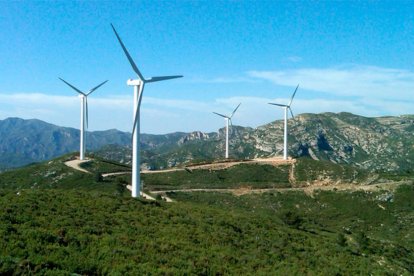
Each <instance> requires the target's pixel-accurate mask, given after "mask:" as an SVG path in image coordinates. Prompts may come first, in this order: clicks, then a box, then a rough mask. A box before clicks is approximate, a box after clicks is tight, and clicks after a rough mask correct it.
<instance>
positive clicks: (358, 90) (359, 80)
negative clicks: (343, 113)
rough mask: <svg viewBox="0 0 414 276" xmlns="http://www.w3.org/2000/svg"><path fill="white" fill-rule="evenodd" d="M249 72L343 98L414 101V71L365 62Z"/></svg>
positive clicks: (263, 77)
mask: <svg viewBox="0 0 414 276" xmlns="http://www.w3.org/2000/svg"><path fill="white" fill-rule="evenodd" d="M248 75H249V76H251V77H254V78H258V79H264V80H268V81H271V82H273V83H275V84H277V85H284V86H295V85H296V84H300V87H301V88H302V89H306V90H312V91H319V92H325V93H329V94H333V95H337V96H342V97H352V96H353V97H367V98H372V99H389V100H412V99H413V94H414V72H411V71H408V70H402V69H391V68H381V67H375V66H363V65H343V66H338V67H332V68H322V69H320V68H304V69H297V70H280V71H250V72H248Z"/></svg>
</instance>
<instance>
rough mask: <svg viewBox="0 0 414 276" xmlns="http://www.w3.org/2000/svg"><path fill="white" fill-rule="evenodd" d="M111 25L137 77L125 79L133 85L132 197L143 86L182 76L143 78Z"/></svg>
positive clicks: (136, 193)
mask: <svg viewBox="0 0 414 276" xmlns="http://www.w3.org/2000/svg"><path fill="white" fill-rule="evenodd" d="M111 27H112V29H113V31H114V33H115V35H116V38H117V39H118V41H119V44H121V47H122V50H123V51H124V53H125V55H126V57H127V59H128V61H129V63H130V64H131V67H132V70H133V71H134V72H135V73H136V74H137V76H138V79H129V80H127V85H129V86H133V87H134V116H133V117H134V124H133V127H132V197H139V196H140V188H141V187H140V186H141V180H140V144H139V142H140V107H141V100H142V94H143V92H144V86H145V84H147V83H151V82H157V81H164V80H170V79H176V78H182V77H183V76H181V75H180V76H161V77H152V78H150V79H145V78H144V76H143V75H142V74H141V72H140V71H139V69H138V67H137V66H136V64H135V62H134V61H133V59H132V58H131V55H130V54H129V52H128V50H127V49H126V48H125V45H124V43H123V42H122V40H121V38H120V37H119V35H118V33H117V32H116V30H115V27H114V25H112V24H111Z"/></svg>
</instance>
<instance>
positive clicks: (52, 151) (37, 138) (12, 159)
mask: <svg viewBox="0 0 414 276" xmlns="http://www.w3.org/2000/svg"><path fill="white" fill-rule="evenodd" d="M130 140H131V138H130V135H128V134H127V133H124V132H121V131H118V130H107V131H94V132H88V133H87V134H86V143H87V148H88V150H96V149H99V148H101V147H102V146H104V145H107V144H118V145H124V146H126V145H128V144H129V143H130ZM77 150H79V130H77V129H74V128H67V127H59V126H56V125H52V124H49V123H46V122H43V121H40V120H36V119H32V120H23V119H19V118H8V119H5V120H0V168H3V169H5V168H12V167H19V166H23V165H26V164H29V163H32V162H39V161H43V160H49V159H51V158H54V157H57V156H60V155H62V154H65V153H68V152H73V151H77Z"/></svg>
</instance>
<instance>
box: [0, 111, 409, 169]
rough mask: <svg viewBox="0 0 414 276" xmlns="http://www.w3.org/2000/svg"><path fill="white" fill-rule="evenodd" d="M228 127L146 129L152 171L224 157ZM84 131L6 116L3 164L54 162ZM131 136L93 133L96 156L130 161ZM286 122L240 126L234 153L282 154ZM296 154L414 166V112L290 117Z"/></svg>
mask: <svg viewBox="0 0 414 276" xmlns="http://www.w3.org/2000/svg"><path fill="white" fill-rule="evenodd" d="M224 138H225V133H224V128H223V129H220V130H219V132H218V133H216V132H213V133H203V132H200V131H196V132H192V133H183V132H177V133H171V134H165V135H148V134H143V135H142V139H141V144H142V149H143V153H142V163H143V164H142V165H143V167H146V168H150V169H161V168H167V167H173V166H177V165H180V164H184V163H188V162H198V161H209V160H213V159H220V158H223V156H224ZM78 143H79V131H78V130H76V129H73V128H64V127H58V126H55V125H51V124H48V123H45V122H42V121H39V120H22V119H17V118H9V119H6V120H3V121H0V168H1V167H3V168H7V167H16V166H22V165H25V164H28V163H31V162H37V161H42V160H48V159H51V158H53V157H56V156H60V155H62V154H64V153H67V152H73V151H77V150H78ZM130 143H131V137H130V134H129V133H124V132H120V131H117V130H108V131H95V132H88V134H87V148H88V150H92V151H94V152H95V154H97V155H99V156H102V157H105V158H108V159H112V160H116V161H120V162H123V163H126V164H128V163H130V159H131V148H130ZM282 151H283V121H282V120H278V121H275V122H272V123H269V124H266V125H263V126H260V127H258V128H256V129H253V128H249V127H241V126H234V127H233V129H232V130H231V133H230V156H231V157H232V158H235V159H250V158H256V157H271V156H280V155H282ZM289 155H290V156H293V157H305V156H307V157H309V158H313V159H318V160H327V161H331V162H334V163H346V164H353V165H356V166H358V167H361V168H366V169H370V170H373V171H377V170H378V171H405V172H408V171H410V170H411V168H412V165H413V162H414V115H405V116H400V117H379V118H367V117H362V116H358V115H354V114H350V113H338V114H335V113H322V114H302V115H299V116H297V117H296V119H295V120H292V119H291V120H289Z"/></svg>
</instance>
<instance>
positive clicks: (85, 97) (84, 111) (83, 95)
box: [59, 78, 107, 160]
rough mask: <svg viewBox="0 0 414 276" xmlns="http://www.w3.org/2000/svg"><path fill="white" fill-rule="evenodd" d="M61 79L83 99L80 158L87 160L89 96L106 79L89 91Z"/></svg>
mask: <svg viewBox="0 0 414 276" xmlns="http://www.w3.org/2000/svg"><path fill="white" fill-rule="evenodd" d="M59 79H60V80H61V81H63V82H64V83H66V84H67V85H68V86H69V87H71V88H72V89H73V90H75V91H76V92H78V93H79V98H80V99H81V119H80V149H79V159H80V160H85V144H86V141H85V140H86V139H85V125H86V129H88V121H89V117H88V96H89V95H90V94H92V92H93V91H95V90H96V89H98V88H99V87H101V86H102V85H104V84H105V83H106V82H107V80H106V81H104V82H102V83H101V84H99V85H97V86H95V87H94V88H92V89H91V90H89V91H88V92H87V93H85V92H82V91H80V90H79V89H78V88H76V87H75V86H73V85H72V84H70V83H68V82H67V81H65V80H64V79H61V78H59Z"/></svg>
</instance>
